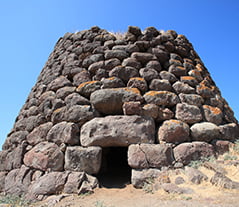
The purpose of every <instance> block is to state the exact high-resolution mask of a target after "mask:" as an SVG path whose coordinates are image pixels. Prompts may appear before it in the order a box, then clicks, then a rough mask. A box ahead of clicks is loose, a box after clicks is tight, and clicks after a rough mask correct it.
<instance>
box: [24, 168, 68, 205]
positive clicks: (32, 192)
mask: <svg viewBox="0 0 239 207" xmlns="http://www.w3.org/2000/svg"><path fill="white" fill-rule="evenodd" d="M68 175H69V172H50V173H48V174H45V175H44V176H42V177H40V178H39V179H38V180H36V181H35V182H33V184H32V185H31V186H30V187H29V191H28V194H27V195H26V198H28V199H30V200H42V199H45V198H46V197H47V196H49V195H53V194H60V193H61V192H62V191H63V189H64V185H65V183H66V180H67V177H68Z"/></svg>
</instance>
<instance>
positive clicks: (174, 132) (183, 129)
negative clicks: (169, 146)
mask: <svg viewBox="0 0 239 207" xmlns="http://www.w3.org/2000/svg"><path fill="white" fill-rule="evenodd" d="M158 140H159V141H165V142H170V143H181V142H185V141H189V126H188V125H187V124H186V123H184V122H182V121H179V120H174V119H172V120H168V121H165V122H163V124H162V126H160V127H159V130H158Z"/></svg>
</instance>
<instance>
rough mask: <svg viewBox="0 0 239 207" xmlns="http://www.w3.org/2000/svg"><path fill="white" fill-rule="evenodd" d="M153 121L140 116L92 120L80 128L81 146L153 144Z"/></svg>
mask: <svg viewBox="0 0 239 207" xmlns="http://www.w3.org/2000/svg"><path fill="white" fill-rule="evenodd" d="M154 133H155V126H154V121H153V120H152V119H150V118H147V117H141V116H137V115H134V116H107V117H105V118H94V119H93V120H91V121H89V122H87V123H86V124H84V125H83V126H82V129H81V135H80V140H81V144H82V145H83V146H93V145H95V146H102V147H107V146H108V147H109V146H129V145H130V144H137V143H154Z"/></svg>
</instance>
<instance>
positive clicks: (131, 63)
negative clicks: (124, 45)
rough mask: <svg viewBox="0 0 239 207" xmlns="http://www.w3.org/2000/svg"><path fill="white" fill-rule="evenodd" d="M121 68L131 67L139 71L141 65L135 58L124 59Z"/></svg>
mask: <svg viewBox="0 0 239 207" xmlns="http://www.w3.org/2000/svg"><path fill="white" fill-rule="evenodd" d="M122 66H131V67H133V68H136V69H140V68H141V67H142V65H141V63H140V62H139V61H137V60H136V59H135V58H126V59H124V60H123V62H122Z"/></svg>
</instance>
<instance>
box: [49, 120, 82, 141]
mask: <svg viewBox="0 0 239 207" xmlns="http://www.w3.org/2000/svg"><path fill="white" fill-rule="evenodd" d="M46 140H47V141H49V142H54V143H56V144H57V145H60V144H62V143H65V144H70V145H75V144H79V142H80V133H79V127H78V126H77V124H74V123H69V122H65V121H64V122H60V123H58V124H56V125H54V126H53V127H52V128H51V129H50V131H49V132H48V134H47V136H46Z"/></svg>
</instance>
